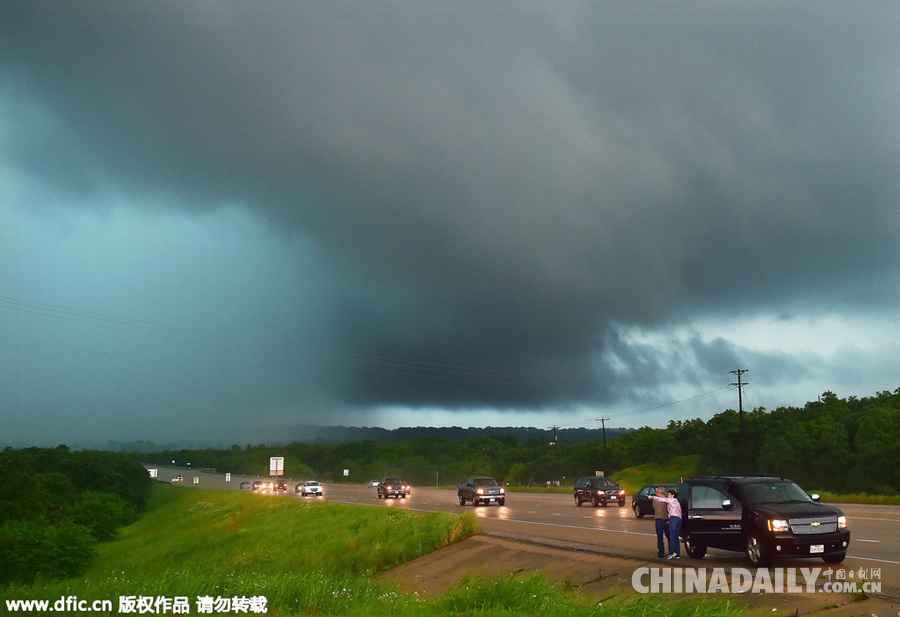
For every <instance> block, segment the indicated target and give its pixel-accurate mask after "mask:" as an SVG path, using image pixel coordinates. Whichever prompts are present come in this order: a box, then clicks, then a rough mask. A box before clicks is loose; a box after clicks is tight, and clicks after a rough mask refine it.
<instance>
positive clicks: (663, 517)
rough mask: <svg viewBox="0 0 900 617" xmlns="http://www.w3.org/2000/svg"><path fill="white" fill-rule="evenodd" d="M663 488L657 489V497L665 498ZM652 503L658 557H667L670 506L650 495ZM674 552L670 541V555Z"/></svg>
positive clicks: (658, 487)
mask: <svg viewBox="0 0 900 617" xmlns="http://www.w3.org/2000/svg"><path fill="white" fill-rule="evenodd" d="M663 495H664V493H663V487H661V486H657V487H656V497H663ZM649 497H650V503H651V504H652V505H653V518H654V519H656V520H655V523H656V555H657V557H659V558H663V557H665V556H666V545H665V542H664V540H663V538H664V537H668V531H669V506H668V505H667V504H666V502H664V501H659V499H653V495H649ZM671 552H672V540H671V539H669V553H671Z"/></svg>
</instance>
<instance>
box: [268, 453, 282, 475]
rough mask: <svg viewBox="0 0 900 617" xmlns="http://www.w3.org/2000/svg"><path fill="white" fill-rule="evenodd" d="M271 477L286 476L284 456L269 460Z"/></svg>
mask: <svg viewBox="0 0 900 617" xmlns="http://www.w3.org/2000/svg"><path fill="white" fill-rule="evenodd" d="M269 475H270V476H281V475H284V457H283V456H273V457H270V458H269Z"/></svg>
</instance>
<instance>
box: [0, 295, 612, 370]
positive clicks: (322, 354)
mask: <svg viewBox="0 0 900 617" xmlns="http://www.w3.org/2000/svg"><path fill="white" fill-rule="evenodd" d="M0 308H6V309H10V310H15V311H19V312H23V313H30V314H34V315H39V316H42V317H49V318H52V319H58V320H63V321H69V322H74V323H82V324H86V325H90V326H95V327H100V328H105V329H111V330H118V331H123V332H131V333H136V334H141V335H144V336H152V337H159V338H166V339H170V340H176V341H181V342H189V343H203V344H207V345H214V346H218V347H223V348H227V349H231V350H233V351H242V352H246V351H247V350H248V348H247V346H246V345H240V344H238V343H237V342H235V341H230V340H228V339H227V338H225V337H221V336H218V335H216V334H214V333H211V332H207V331H204V330H200V329H197V328H186V327H182V326H173V325H168V324H163V323H159V322H154V321H147V320H143V319H135V318H131V317H122V316H117V315H110V314H106V313H100V312H96V311H86V310H82V309H76V308H72V307H66V306H61V305H56V304H48V303H44V302H37V301H33V300H25V299H21V298H14V297H11V296H5V295H0ZM32 342H39V343H41V342H40V341H32ZM42 344H46V345H50V344H51V343H42ZM56 345H57V346H60V347H61V346H62V345H59V344H58V343H57V344H56ZM306 348H307V349H308V350H309V351H311V352H312V353H313V354H314V359H315V360H316V361H317V362H319V363H320V364H326V365H332V366H339V367H343V368H348V369H353V370H361V371H369V372H377V373H385V374H391V375H402V376H407V377H412V378H419V379H442V380H453V381H461V382H473V383H482V384H492V385H505V386H520V387H538V388H563V387H568V386H586V385H593V383H594V382H593V381H591V380H584V379H582V380H579V379H572V378H571V377H568V376H567V375H562V374H548V373H536V372H527V371H515V370H509V369H497V368H476V367H467V366H460V365H453V364H440V363H433V362H424V361H416V360H406V359H402V358H392V357H386V356H375V355H368V354H360V353H352V352H346V351H338V350H333V349H322V348H317V347H312V346H306ZM100 353H102V352H100Z"/></svg>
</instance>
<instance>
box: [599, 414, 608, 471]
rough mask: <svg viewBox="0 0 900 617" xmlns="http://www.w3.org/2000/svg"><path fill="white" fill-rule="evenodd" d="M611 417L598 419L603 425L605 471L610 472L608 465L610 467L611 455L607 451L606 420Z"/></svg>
mask: <svg viewBox="0 0 900 617" xmlns="http://www.w3.org/2000/svg"><path fill="white" fill-rule="evenodd" d="M607 420H609V418H597V421H598V422H600V424H601V425H602V426H603V473H608V471H609V470H608V469H607V467H609V457H608V456H607V453H606V421H607Z"/></svg>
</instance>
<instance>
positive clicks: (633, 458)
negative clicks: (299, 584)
mask: <svg viewBox="0 0 900 617" xmlns="http://www.w3.org/2000/svg"><path fill="white" fill-rule="evenodd" d="M692 454H693V455H699V456H700V459H701V471H702V473H706V474H735V473H742V474H752V475H778V476H786V477H790V478H792V479H794V480H795V481H797V482H799V483H800V484H801V485H802V486H804V487H807V488H812V489H816V490H827V491H832V492H853V493H857V492H865V493H871V494H885V495H896V494H898V492H900V389H898V390H895V391H894V392H880V393H878V394H876V395H874V396H870V397H863V398H856V397H849V398H846V399H840V398H838V397H837V396H836V395H835V394H834V393H832V392H825V393H824V394H823V395H822V396H821V397H819V399H818V400H816V401H812V402H809V403H807V404H806V405H805V406H803V407H801V408H797V407H780V408H777V409H774V410H772V411H768V410H766V409H765V408H763V407H759V408H756V409H754V410H752V411H748V412H744V413H743V414H740V413H739V412H738V411H735V410H732V409H729V410H725V411H723V412H721V413H718V414H716V415H715V416H713V417H712V418H711V419H709V420H707V421H703V420H700V419H694V420H686V421H675V420H673V421H670V422H669V424H668V426H667V427H666V428H661V429H654V428H649V427H644V428H641V429H638V430H635V431H631V432H627V433H625V434H619V435H618V436H615V437H611V438H608V439H607V440H606V441H605V442H604V440H602V439H593V440H589V441H584V442H580V443H566V441H565V439H560V440H558V442H557V443H556V444H553V443H552V437H551V433H549V432H548V433H547V434H545V435H540V436H533V437H528V438H525V439H522V438H520V437H517V436H516V435H494V436H479V437H474V438H471V439H466V440H454V439H447V438H443V437H424V438H420V439H415V440H410V441H402V442H391V443H381V442H375V441H360V442H350V443H346V442H345V443H302V442H295V443H291V444H287V445H281V446H273V445H255V446H252V445H247V446H245V447H241V446H238V445H236V444H235V445H233V446H232V447H231V448H230V449H211V448H210V449H202V450H168V451H165V452H157V453H153V454H144V455H142V456H144V458H145V459H146V460H147V461H148V462H153V463H156V464H170V463H172V462H173V461H174V462H175V464H176V465H182V466H184V465H188V464H190V465H191V466H193V467H195V468H199V467H204V468H213V469H217V470H218V471H222V472H225V471H229V472H232V473H237V474H245V475H259V476H263V477H264V476H267V475H268V464H269V457H271V456H283V457H284V458H285V467H284V469H285V476H286V477H289V478H292V479H294V480H303V479H319V480H323V481H328V482H365V481H367V480H372V479H377V478H381V477H384V476H402V477H404V478H405V479H406V480H407V481H409V482H411V483H412V484H414V485H419V486H436V485H453V484H456V483H458V482H460V481H461V480H462V479H464V478H465V477H467V476H469V475H473V474H484V475H492V476H494V477H496V478H498V479H500V480H502V481H504V482H507V483H510V484H512V485H523V486H524V485H545V484H547V483H551V482H557V481H558V482H559V483H560V484H563V485H571V484H572V483H573V482H574V481H575V479H576V478H578V477H580V476H584V475H593V474H594V473H595V472H596V471H601V470H602V471H604V472H605V473H606V474H607V475H614V474H615V472H617V471H619V470H622V469H625V468H628V467H635V466H638V465H642V464H644V463H658V464H664V463H667V462H668V461H671V460H672V459H673V458H675V457H678V456H683V455H692Z"/></svg>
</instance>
